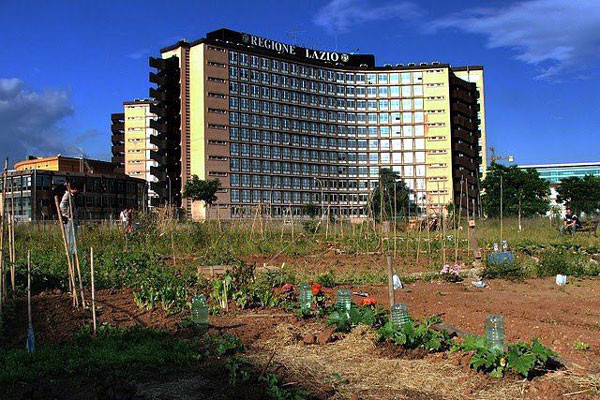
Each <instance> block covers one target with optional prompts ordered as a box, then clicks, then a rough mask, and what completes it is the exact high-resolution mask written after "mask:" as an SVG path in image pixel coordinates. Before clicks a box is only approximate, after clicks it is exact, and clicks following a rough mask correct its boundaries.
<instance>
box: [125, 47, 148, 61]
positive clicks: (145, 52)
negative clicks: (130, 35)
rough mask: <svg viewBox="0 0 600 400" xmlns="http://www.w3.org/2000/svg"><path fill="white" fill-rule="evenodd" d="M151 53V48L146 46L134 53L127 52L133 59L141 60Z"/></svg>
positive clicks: (128, 56)
mask: <svg viewBox="0 0 600 400" xmlns="http://www.w3.org/2000/svg"><path fill="white" fill-rule="evenodd" d="M149 55H150V50H148V49H146V48H144V49H138V50H136V51H134V52H132V53H129V54H127V58H131V59H132V60H139V59H140V58H143V57H148V56H149Z"/></svg>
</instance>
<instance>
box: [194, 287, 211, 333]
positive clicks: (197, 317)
mask: <svg viewBox="0 0 600 400" xmlns="http://www.w3.org/2000/svg"><path fill="white" fill-rule="evenodd" d="M192 322H193V323H194V324H196V325H208V304H206V297H204V295H203V294H201V295H199V296H196V297H194V299H193V300H192Z"/></svg>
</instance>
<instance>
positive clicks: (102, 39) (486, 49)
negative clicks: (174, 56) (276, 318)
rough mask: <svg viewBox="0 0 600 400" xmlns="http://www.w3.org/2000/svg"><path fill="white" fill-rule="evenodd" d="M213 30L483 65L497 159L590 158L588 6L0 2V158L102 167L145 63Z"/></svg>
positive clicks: (382, 55) (380, 1)
mask: <svg viewBox="0 0 600 400" xmlns="http://www.w3.org/2000/svg"><path fill="white" fill-rule="evenodd" d="M482 4H484V5H485V7H482ZM223 27H226V28H230V29H233V30H237V31H242V32H247V33H251V34H255V35H259V36H263V37H267V38H271V39H275V40H278V41H283V42H289V43H296V44H298V45H304V46H307V47H314V48H318V49H322V50H337V51H344V52H352V51H358V52H361V53H370V54H375V57H376V62H377V64H378V65H383V64H386V63H391V64H396V63H405V64H406V63H409V62H415V63H419V62H432V61H440V62H442V63H449V64H452V65H455V66H460V65H483V66H484V71H485V85H486V86H485V96H486V113H487V118H486V122H487V137H488V146H494V147H495V149H496V153H497V154H499V155H505V156H507V155H514V157H515V161H516V162H517V163H519V164H532V163H553V162H582V161H600V151H599V149H600V132H599V131H598V129H597V127H599V126H600V112H599V111H600V83H599V80H598V78H599V77H600V68H599V66H598V65H599V63H598V61H600V60H599V58H600V51H599V50H600V0H569V1H566V0H526V1H509V0H487V1H485V2H481V1H478V0H477V1H472V0H462V1H460V2H459V1H448V0H414V1H410V0H407V1H401V0H302V1H292V0H288V1H280V0H279V1H272V0H268V1H260V0H253V1H248V0H243V1H226V0H220V1H212V0H204V1H200V0H196V1H191V0H188V1H178V0H170V1H169V2H164V1H154V0H145V1H138V0H127V1H122V0H121V1H109V0H105V1H101V2H99V1H85V0H80V1H76V0H69V1H67V0H63V1H58V0H44V1H37V0H28V1H10V0H0V49H1V50H2V51H1V52H0V157H2V158H4V157H6V156H8V157H10V163H11V165H12V163H13V162H14V161H16V160H19V159H22V158H24V157H25V156H26V155H28V154H35V155H47V154H58V153H61V154H71V155H80V154H84V155H86V156H87V157H94V158H102V159H110V114H111V113H114V112H122V102H123V101H124V100H131V99H134V98H143V97H148V88H149V86H150V83H149V82H148V73H149V72H150V68H149V66H148V57H149V56H158V55H159V54H160V53H159V50H160V49H161V48H162V47H166V46H168V45H170V44H174V43H175V42H177V40H179V39H182V38H185V39H187V40H188V41H192V40H195V39H198V38H201V37H203V36H204V35H205V34H206V33H207V32H210V31H212V30H216V29H219V28H223Z"/></svg>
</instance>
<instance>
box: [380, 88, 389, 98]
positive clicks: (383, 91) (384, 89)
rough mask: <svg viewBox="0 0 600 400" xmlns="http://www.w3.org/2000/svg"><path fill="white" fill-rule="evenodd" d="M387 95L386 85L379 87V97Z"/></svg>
mask: <svg viewBox="0 0 600 400" xmlns="http://www.w3.org/2000/svg"><path fill="white" fill-rule="evenodd" d="M387 96H388V88H387V86H383V87H380V88H379V97H387Z"/></svg>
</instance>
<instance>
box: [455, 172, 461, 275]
mask: <svg viewBox="0 0 600 400" xmlns="http://www.w3.org/2000/svg"><path fill="white" fill-rule="evenodd" d="M462 198H463V180H462V179H461V181H460V197H459V200H458V225H460V215H461V214H462ZM459 232H460V231H459V230H458V226H457V225H456V205H455V206H454V264H455V265H456V264H458V234H459Z"/></svg>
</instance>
